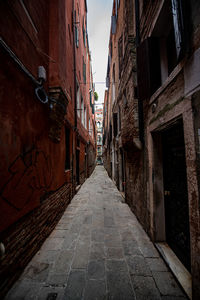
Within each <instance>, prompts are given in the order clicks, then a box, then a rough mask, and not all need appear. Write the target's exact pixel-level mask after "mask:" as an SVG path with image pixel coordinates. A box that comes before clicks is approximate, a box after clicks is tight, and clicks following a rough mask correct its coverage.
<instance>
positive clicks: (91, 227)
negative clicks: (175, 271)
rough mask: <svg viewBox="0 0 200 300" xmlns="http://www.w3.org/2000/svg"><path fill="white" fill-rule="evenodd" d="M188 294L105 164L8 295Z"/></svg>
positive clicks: (173, 299)
mask: <svg viewBox="0 0 200 300" xmlns="http://www.w3.org/2000/svg"><path fill="white" fill-rule="evenodd" d="M12 299H13V300H17V299H27V300H30V299H49V300H50V299H56V300H60V299H91V300H94V299H115V300H116V299H120V300H122V299H124V300H128V299H137V300H142V299H149V300H150V299H152V300H157V299H165V300H180V299H186V297H185V296H184V294H183V292H182V290H181V289H180V288H179V286H178V285H177V283H176V281H175V279H174V278H173V276H172V275H171V273H170V272H169V270H168V269H167V267H166V265H165V264H164V262H163V261H162V259H161V258H160V256H159V254H158V252H157V250H156V249H155V247H154V246H153V244H152V243H151V241H150V239H149V238H148V236H147V235H146V233H145V232H144V230H143V229H142V227H141V226H140V224H139V223H138V221H137V219H136V217H135V216H134V214H133V213H132V212H131V211H130V208H129V207H128V205H127V204H125V203H124V201H123V197H122V196H121V194H120V193H119V191H118V190H117V188H116V186H115V185H114V183H113V182H112V180H111V179H110V178H109V177H108V175H107V173H106V171H105V169H104V167H103V166H97V167H96V168H95V170H94V172H93V174H92V176H91V177H90V178H89V179H87V180H86V182H85V183H84V184H83V186H82V187H81V189H80V190H79V192H78V193H77V194H76V195H75V197H74V198H73V199H72V201H71V203H70V205H69V206H68V207H67V209H66V211H65V213H64V215H63V216H62V218H61V220H60V222H59V223H58V225H57V226H56V228H55V230H54V231H53V232H52V233H51V235H50V236H49V238H48V239H47V240H46V241H45V242H44V244H43V246H42V248H41V249H40V250H39V251H38V253H37V254H36V255H35V256H34V257H33V259H32V260H31V262H30V263H29V264H28V266H27V267H26V269H25V271H24V273H23V275H22V276H21V278H20V279H19V280H18V281H17V282H16V283H15V285H14V286H13V288H12V289H11V290H10V292H9V293H8V295H7V297H6V300H12Z"/></svg>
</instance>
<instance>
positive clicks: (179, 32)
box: [137, 0, 185, 100]
mask: <svg viewBox="0 0 200 300" xmlns="http://www.w3.org/2000/svg"><path fill="white" fill-rule="evenodd" d="M183 2H184V1H181V0H166V1H165V2H164V5H163V7H162V10H161V12H160V15H159V17H158V20H157V23H156V25H155V27H154V30H153V32H152V36H151V37H148V38H147V39H146V40H144V41H143V42H142V43H141V44H140V45H139V47H138V48H137V58H138V59H137V64H138V65H137V69H138V74H137V75H138V97H139V99H140V100H144V99H146V98H149V97H151V95H152V94H153V93H154V92H155V91H156V90H157V89H158V88H159V87H160V86H161V84H163V83H164V81H165V80H166V79H167V77H168V76H169V74H170V73H171V72H172V71H173V69H174V68H175V67H176V65H177V64H178V62H179V61H180V59H181V58H182V57H183V54H184V51H185V37H184V26H185V25H184V21H185V19H184V18H183V16H184V10H183V5H184V3H183Z"/></svg>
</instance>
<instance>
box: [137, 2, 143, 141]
mask: <svg viewBox="0 0 200 300" xmlns="http://www.w3.org/2000/svg"><path fill="white" fill-rule="evenodd" d="M135 21H136V24H135V27H136V47H137V48H138V46H139V44H140V4H139V0H135ZM138 113H139V137H140V141H141V143H142V144H144V116H143V103H142V101H140V99H138Z"/></svg>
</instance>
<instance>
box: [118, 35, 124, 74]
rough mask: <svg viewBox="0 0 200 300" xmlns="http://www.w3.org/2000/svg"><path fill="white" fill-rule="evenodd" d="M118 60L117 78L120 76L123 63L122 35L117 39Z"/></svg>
mask: <svg viewBox="0 0 200 300" xmlns="http://www.w3.org/2000/svg"><path fill="white" fill-rule="evenodd" d="M118 62H119V79H120V78H121V72H122V65H123V36H121V37H120V38H119V41H118Z"/></svg>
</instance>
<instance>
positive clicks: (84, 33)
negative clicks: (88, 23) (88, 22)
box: [82, 17, 86, 47]
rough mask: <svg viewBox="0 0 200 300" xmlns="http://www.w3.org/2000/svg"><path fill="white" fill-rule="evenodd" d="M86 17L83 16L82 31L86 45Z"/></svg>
mask: <svg viewBox="0 0 200 300" xmlns="http://www.w3.org/2000/svg"><path fill="white" fill-rule="evenodd" d="M84 23H85V22H84V17H83V27H82V31H83V44H84V46H85V47H86V32H85V27H84V26H85V25H84Z"/></svg>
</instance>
